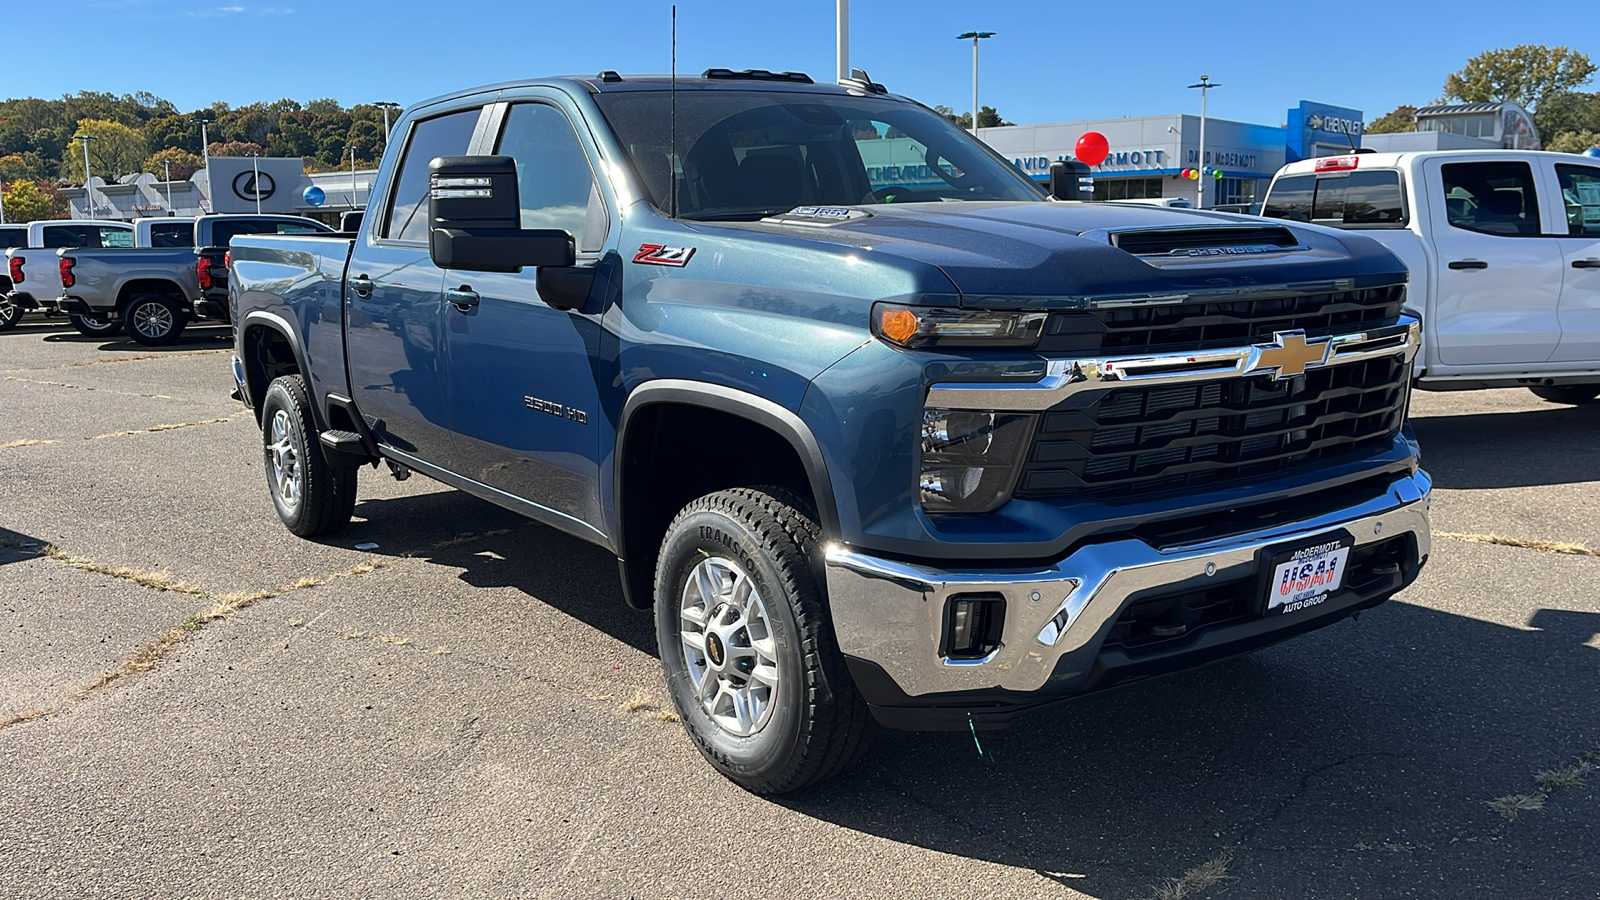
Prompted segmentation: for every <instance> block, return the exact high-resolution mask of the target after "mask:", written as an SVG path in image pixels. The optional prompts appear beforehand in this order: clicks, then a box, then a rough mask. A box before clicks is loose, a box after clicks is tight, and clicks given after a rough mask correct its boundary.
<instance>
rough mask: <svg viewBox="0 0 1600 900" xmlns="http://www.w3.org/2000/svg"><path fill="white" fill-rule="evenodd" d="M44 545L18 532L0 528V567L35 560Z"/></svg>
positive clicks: (43, 542)
mask: <svg viewBox="0 0 1600 900" xmlns="http://www.w3.org/2000/svg"><path fill="white" fill-rule="evenodd" d="M45 543H46V542H45V541H41V540H39V539H38V538H36V537H30V536H28V535H26V534H23V533H22V532H20V531H12V530H11V529H9V528H0V566H3V565H6V564H7V563H14V562H22V561H23V560H28V559H34V558H36V557H37V556H38V555H39V551H40V550H41V549H43V548H44V545H45Z"/></svg>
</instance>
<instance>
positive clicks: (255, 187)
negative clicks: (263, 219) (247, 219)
mask: <svg viewBox="0 0 1600 900" xmlns="http://www.w3.org/2000/svg"><path fill="white" fill-rule="evenodd" d="M260 158H261V154H259V153H252V154H250V172H251V173H252V176H253V177H254V179H255V180H253V181H251V182H250V189H251V191H252V192H254V193H255V195H256V215H258V216H259V215H261V164H260V163H259V162H256V160H258V159H260Z"/></svg>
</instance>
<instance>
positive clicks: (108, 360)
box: [6, 349, 229, 372]
mask: <svg viewBox="0 0 1600 900" xmlns="http://www.w3.org/2000/svg"><path fill="white" fill-rule="evenodd" d="M227 352H229V350H228V349H217V350H184V351H181V352H177V353H141V354H138V355H135V356H107V357H97V358H95V359H83V360H79V361H77V362H70V363H64V364H62V365H59V366H24V367H23V368H20V369H7V370H6V371H8V372H47V371H50V370H51V369H77V368H81V367H83V366H104V365H110V364H112V363H126V362H139V361H141V360H147V359H182V358H184V357H186V356H215V355H217V354H219V353H227Z"/></svg>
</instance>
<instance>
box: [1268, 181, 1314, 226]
mask: <svg viewBox="0 0 1600 900" xmlns="http://www.w3.org/2000/svg"><path fill="white" fill-rule="evenodd" d="M1315 188H1316V176H1314V175H1290V176H1289V177H1287V178H1279V179H1278V180H1277V181H1274V182H1273V183H1272V189H1271V191H1270V192H1268V194H1267V200H1266V204H1265V205H1264V206H1263V207H1262V208H1261V214H1262V215H1263V216H1266V217H1267V218H1269V219H1288V220H1289V221H1291V222H1309V221H1311V193H1312V191H1313V190H1315Z"/></svg>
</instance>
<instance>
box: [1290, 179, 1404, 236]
mask: <svg viewBox="0 0 1600 900" xmlns="http://www.w3.org/2000/svg"><path fill="white" fill-rule="evenodd" d="M1261 214H1262V215H1263V216H1266V217H1268V218H1273V219H1288V220H1289V221H1291V222H1314V223H1316V224H1318V225H1331V226H1333V227H1335V228H1401V227H1404V226H1405V225H1406V224H1407V222H1408V220H1409V215H1408V211H1407V209H1406V200H1405V191H1404V189H1403V188H1402V187H1401V184H1400V172H1399V171H1398V170H1395V169H1367V170H1365V171H1361V170H1357V171H1354V172H1330V173H1327V174H1324V175H1288V176H1285V177H1282V178H1279V179H1278V180H1277V181H1274V182H1273V183H1272V188H1271V190H1270V191H1269V192H1268V193H1267V199H1266V202H1265V204H1264V206H1263V207H1262V210H1261Z"/></svg>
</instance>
